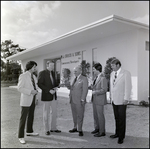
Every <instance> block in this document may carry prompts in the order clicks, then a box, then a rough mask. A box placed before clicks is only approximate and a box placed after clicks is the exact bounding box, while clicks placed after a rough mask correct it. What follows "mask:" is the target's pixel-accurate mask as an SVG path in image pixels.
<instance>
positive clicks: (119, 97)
mask: <svg viewBox="0 0 150 149" xmlns="http://www.w3.org/2000/svg"><path fill="white" fill-rule="evenodd" d="M114 73H115V72H112V73H111V75H110V99H111V102H112V100H113V102H114V104H115V105H122V104H123V102H124V100H128V101H129V99H130V95H131V89H132V85H131V74H130V72H129V71H127V70H123V69H121V71H120V73H119V74H118V76H117V78H116V81H115V84H114V85H113V80H114Z"/></svg>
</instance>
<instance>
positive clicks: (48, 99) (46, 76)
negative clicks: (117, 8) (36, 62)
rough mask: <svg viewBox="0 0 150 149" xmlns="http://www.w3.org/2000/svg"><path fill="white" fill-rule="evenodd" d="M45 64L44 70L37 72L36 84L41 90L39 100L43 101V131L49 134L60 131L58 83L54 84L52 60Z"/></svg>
mask: <svg viewBox="0 0 150 149" xmlns="http://www.w3.org/2000/svg"><path fill="white" fill-rule="evenodd" d="M46 66H47V68H46V70H43V71H41V72H40V73H39V77H38V86H39V88H40V89H41V90H42V97H41V101H42V102H43V124H44V131H45V134H46V135H50V132H56V133H60V132H61V130H58V129H57V95H56V89H57V88H56V87H57V86H58V85H57V84H56V80H55V74H54V62H53V61H52V60H51V61H47V63H46ZM50 108H51V109H50ZM50 110H51V113H50ZM50 114H51V115H50ZM50 118H51V119H50ZM50 120H51V123H50ZM50 124H51V125H50ZM50 128H51V129H50Z"/></svg>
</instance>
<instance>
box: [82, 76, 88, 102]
mask: <svg viewBox="0 0 150 149" xmlns="http://www.w3.org/2000/svg"><path fill="white" fill-rule="evenodd" d="M87 93H88V80H87V78H86V77H84V79H83V92H82V96H81V100H84V101H85V100H86V96H87Z"/></svg>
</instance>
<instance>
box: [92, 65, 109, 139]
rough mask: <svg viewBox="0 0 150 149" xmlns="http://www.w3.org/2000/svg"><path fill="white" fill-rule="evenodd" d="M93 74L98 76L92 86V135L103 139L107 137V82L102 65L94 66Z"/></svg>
mask: <svg viewBox="0 0 150 149" xmlns="http://www.w3.org/2000/svg"><path fill="white" fill-rule="evenodd" d="M93 72H94V74H95V76H96V77H95V79H94V81H93V85H92V86H91V88H92V103H93V117H94V127H95V130H94V131H92V132H91V133H92V134H95V135H94V137H102V136H105V135H106V134H105V117H104V105H106V104H107V99H106V92H107V80H106V78H105V76H104V74H103V73H102V65H101V64H100V63H96V64H94V66H93Z"/></svg>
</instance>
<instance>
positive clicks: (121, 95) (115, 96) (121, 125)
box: [110, 59, 132, 144]
mask: <svg viewBox="0 0 150 149" xmlns="http://www.w3.org/2000/svg"><path fill="white" fill-rule="evenodd" d="M111 67H112V69H113V72H112V73H111V75H110V99H111V103H112V105H113V110H114V116H115V122H116V132H115V134H114V135H111V136H110V137H111V138H118V143H119V144H122V143H123V140H124V138H125V131H126V108H127V103H128V101H129V99H130V95H131V88H132V85H131V74H130V72H129V71H127V70H124V69H122V68H121V62H120V61H119V60H118V59H114V60H113V61H112V62H111Z"/></svg>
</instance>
